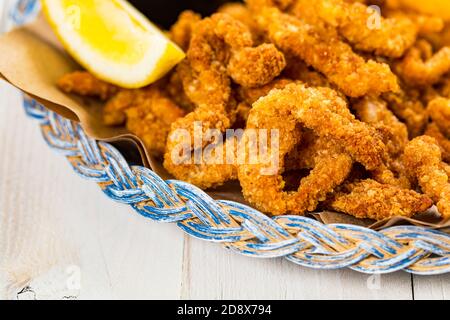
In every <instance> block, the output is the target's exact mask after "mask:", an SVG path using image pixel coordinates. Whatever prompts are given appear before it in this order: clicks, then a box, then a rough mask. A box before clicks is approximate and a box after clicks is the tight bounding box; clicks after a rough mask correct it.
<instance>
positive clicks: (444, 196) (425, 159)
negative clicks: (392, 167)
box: [404, 136, 450, 219]
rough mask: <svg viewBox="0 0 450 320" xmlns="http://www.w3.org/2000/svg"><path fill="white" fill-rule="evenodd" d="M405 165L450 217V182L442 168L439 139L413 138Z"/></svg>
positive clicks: (442, 211) (444, 213) (441, 209)
mask: <svg viewBox="0 0 450 320" xmlns="http://www.w3.org/2000/svg"><path fill="white" fill-rule="evenodd" d="M404 161H405V165H406V167H407V168H408V170H410V172H411V173H412V174H413V176H414V177H415V178H416V179H417V180H418V182H419V185H420V187H421V189H422V191H423V192H424V193H425V194H426V195H428V196H429V197H430V198H431V199H433V201H434V202H435V203H436V205H437V208H438V210H439V213H440V214H441V215H442V216H443V217H444V218H445V219H448V218H450V183H449V177H448V176H447V173H446V171H444V170H443V169H442V155H441V150H440V148H439V145H438V143H437V141H436V140H435V139H434V138H432V137H429V136H421V137H418V138H416V139H414V140H412V141H411V142H410V143H409V144H408V145H407V146H406V148H405V156H404Z"/></svg>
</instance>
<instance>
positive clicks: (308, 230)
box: [24, 97, 450, 275]
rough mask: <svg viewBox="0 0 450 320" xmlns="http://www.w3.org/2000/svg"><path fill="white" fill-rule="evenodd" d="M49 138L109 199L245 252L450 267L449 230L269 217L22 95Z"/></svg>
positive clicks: (302, 261) (385, 269)
mask: <svg viewBox="0 0 450 320" xmlns="http://www.w3.org/2000/svg"><path fill="white" fill-rule="evenodd" d="M24 104H25V110H26V112H27V114H28V115H29V116H31V117H33V118H34V119H36V120H38V121H39V123H40V126H41V129H42V134H43V136H44V139H45V141H46V142H47V143H48V145H49V146H50V147H52V148H53V149H55V150H57V151H58V152H59V153H61V154H63V155H64V156H65V157H67V159H68V160H69V162H70V164H71V165H72V167H73V169H74V170H75V172H77V173H78V174H79V175H80V176H82V177H83V178H86V179H89V180H92V181H94V182H96V183H98V184H99V186H100V187H101V189H102V190H103V192H104V193H105V194H106V195H107V196H108V197H110V198H111V199H113V200H115V201H118V202H121V203H124V204H129V205H131V206H132V207H133V209H134V210H135V211H137V212H138V213H139V214H141V215H142V216H144V217H146V218H149V219H152V220H155V221H160V222H173V223H176V224H177V225H178V226H179V227H180V228H181V229H183V230H184V231H185V232H186V233H187V234H189V235H191V236H193V237H196V238H200V239H203V240H207V241H212V242H221V243H223V244H224V245H225V246H226V247H227V248H229V249H231V250H233V251H236V252H238V253H240V254H243V255H248V256H253V257H259V258H278V257H284V258H286V259H288V260H290V261H292V262H294V263H296V264H299V265H301V266H306V267H310V268H316V269H340V268H351V269H353V270H356V271H359V272H364V273H370V274H374V273H379V274H381V273H390V272H395V271H398V270H405V271H407V272H411V273H414V274H423V275H431V274H443V273H448V272H450V236H449V235H448V234H446V233H443V232H439V231H434V230H429V229H426V228H423V227H415V226H398V227H392V228H388V229H385V230H383V231H380V232H376V231H373V230H370V229H367V228H363V227H358V226H354V225H345V224H332V225H323V224H321V223H319V222H318V221H315V220H313V219H310V218H306V217H299V216H281V217H275V218H270V217H268V216H266V215H264V214H262V213H261V212H259V211H257V210H255V209H253V208H251V207H248V206H245V205H242V204H239V203H236V202H232V201H222V200H219V201H216V200H213V199H212V198H211V197H210V196H208V195H207V194H206V193H205V192H203V191H202V190H200V189H198V188H197V187H195V186H193V185H190V184H188V183H185V182H182V181H177V180H168V181H164V180H162V179H161V178H160V177H159V176H158V175H156V174H155V173H154V172H153V171H151V170H150V169H148V168H144V167H140V166H132V167H130V166H129V165H128V163H127V162H126V161H125V159H124V157H123V156H122V155H121V154H120V153H119V152H118V151H117V150H116V149H115V148H114V147H113V146H112V145H110V144H108V143H105V142H98V141H96V140H94V139H91V138H89V137H88V136H86V134H85V133H84V131H83V129H82V128H81V126H80V125H79V124H77V123H74V122H71V121H69V120H67V119H64V118H62V117H61V116H59V115H57V114H55V113H54V112H51V111H48V110H47V109H45V108H44V107H42V106H41V105H39V104H38V103H36V102H35V101H34V100H31V99H29V98H27V97H25V99H24Z"/></svg>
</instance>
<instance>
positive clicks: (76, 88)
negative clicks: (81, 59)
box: [57, 71, 119, 100]
mask: <svg viewBox="0 0 450 320" xmlns="http://www.w3.org/2000/svg"><path fill="white" fill-rule="evenodd" d="M57 84H58V87H59V88H60V89H61V90H62V91H64V92H67V93H75V94H79V95H81V96H90V97H95V98H99V99H101V100H108V99H109V98H111V97H112V96H113V95H115V94H116V93H117V91H118V90H119V88H118V87H116V86H114V85H112V84H110V83H107V82H105V81H102V80H100V79H98V78H97V77H95V76H94V75H92V74H91V73H89V72H87V71H75V72H72V73H68V74H65V75H64V76H62V77H61V78H60V79H59V80H58V83H57Z"/></svg>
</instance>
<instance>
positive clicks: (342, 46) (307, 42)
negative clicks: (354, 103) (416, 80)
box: [258, 8, 399, 97]
mask: <svg viewBox="0 0 450 320" xmlns="http://www.w3.org/2000/svg"><path fill="white" fill-rule="evenodd" d="M258 22H259V23H260V25H261V26H262V27H266V29H267V32H268V35H269V37H270V39H271V40H272V41H273V42H274V43H275V45H276V46H277V47H279V48H280V49H281V50H282V51H283V52H285V53H287V54H289V55H292V56H295V57H297V58H300V59H302V60H304V61H305V62H306V63H307V64H308V65H310V66H313V67H314V68H315V69H317V70H318V71H320V72H322V73H323V74H324V75H325V76H326V77H327V78H328V79H329V80H330V81H331V82H332V83H334V84H335V85H336V86H337V87H338V88H339V89H341V90H342V91H343V92H344V93H345V94H346V95H348V96H351V97H361V96H364V95H367V94H373V95H379V94H380V93H383V92H390V91H397V90H398V88H399V87H398V83H397V77H396V76H395V75H394V74H393V73H392V72H391V70H390V68H389V66H388V65H387V64H383V63H378V62H375V61H373V60H369V61H367V62H366V61H365V60H364V59H363V58H362V57H361V56H359V55H357V54H356V53H354V52H353V50H352V48H351V47H350V46H349V45H347V44H346V43H344V42H342V41H341V40H340V39H339V36H338V35H337V34H336V33H335V32H334V31H333V30H330V29H326V28H320V27H317V26H313V25H308V24H306V23H305V22H303V21H302V20H301V19H298V18H296V17H294V16H291V15H289V14H284V13H282V12H280V11H279V10H278V9H276V8H265V9H263V10H261V13H260V14H259V15H258Z"/></svg>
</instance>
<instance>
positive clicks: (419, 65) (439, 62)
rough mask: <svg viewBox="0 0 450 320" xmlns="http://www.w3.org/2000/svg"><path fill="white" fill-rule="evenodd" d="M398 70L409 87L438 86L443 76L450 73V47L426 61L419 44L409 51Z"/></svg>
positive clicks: (397, 67)
mask: <svg viewBox="0 0 450 320" xmlns="http://www.w3.org/2000/svg"><path fill="white" fill-rule="evenodd" d="M426 58H427V57H426ZM396 70H397V73H398V74H399V75H400V76H401V77H402V79H403V80H404V81H405V82H406V83H407V84H409V85H413V86H421V87H426V86H429V85H433V84H436V83H437V82H439V80H440V79H441V78H442V76H443V75H445V74H446V73H448V72H450V47H443V48H442V49H440V50H439V51H438V52H436V53H435V54H434V55H433V56H432V57H430V58H427V60H424V58H423V50H421V47H420V42H418V45H416V46H414V47H412V48H411V49H409V51H408V52H407V53H406V55H405V57H404V58H403V60H402V61H401V62H400V63H399V64H398V65H397V66H396Z"/></svg>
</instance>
